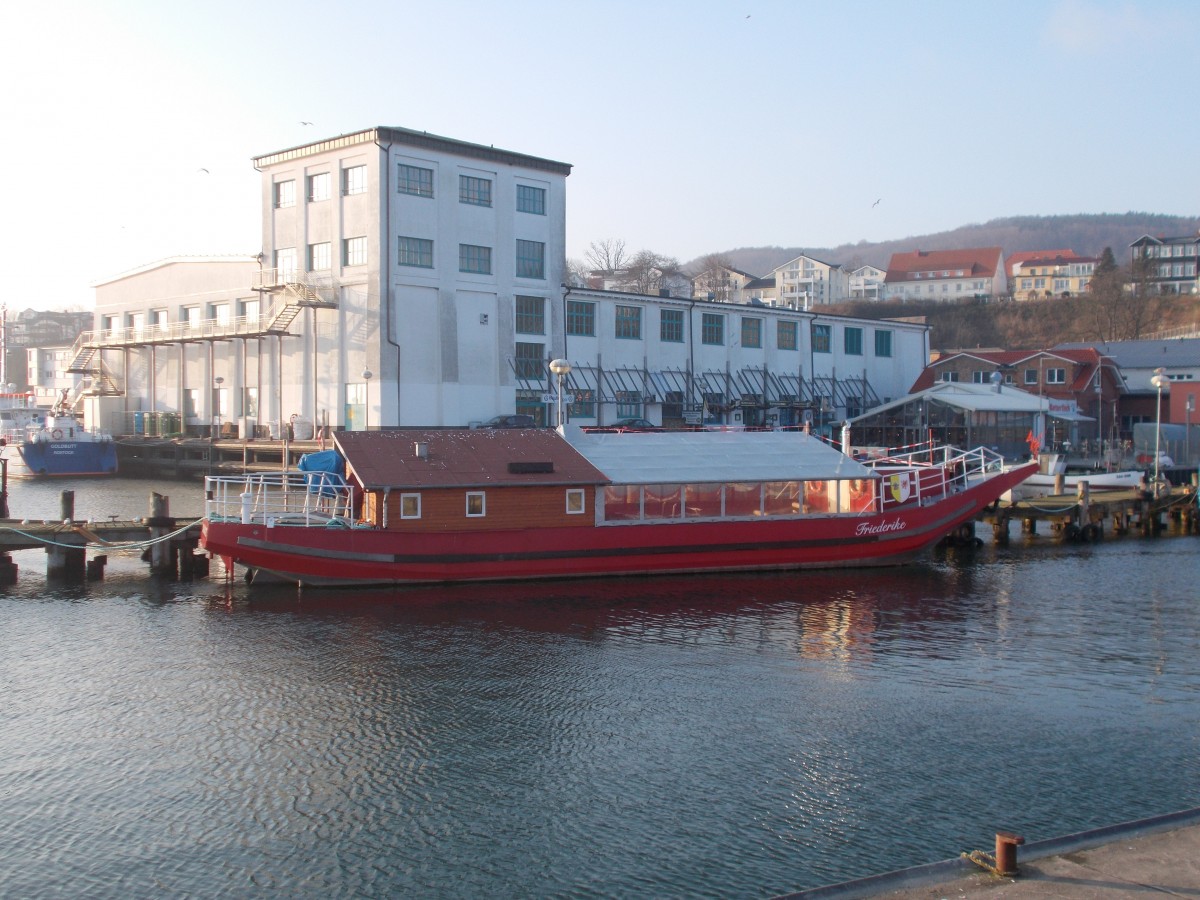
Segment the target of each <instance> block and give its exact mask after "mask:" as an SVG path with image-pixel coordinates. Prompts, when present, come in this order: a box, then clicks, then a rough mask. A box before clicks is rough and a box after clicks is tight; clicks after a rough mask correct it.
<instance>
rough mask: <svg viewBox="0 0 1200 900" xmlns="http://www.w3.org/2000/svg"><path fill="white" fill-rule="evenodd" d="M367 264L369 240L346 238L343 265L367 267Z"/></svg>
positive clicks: (343, 246) (343, 248) (343, 243)
mask: <svg viewBox="0 0 1200 900" xmlns="http://www.w3.org/2000/svg"><path fill="white" fill-rule="evenodd" d="M366 264H367V239H366V238H365V237H352V238H346V239H345V240H344V241H342V265H343V266H365V265H366Z"/></svg>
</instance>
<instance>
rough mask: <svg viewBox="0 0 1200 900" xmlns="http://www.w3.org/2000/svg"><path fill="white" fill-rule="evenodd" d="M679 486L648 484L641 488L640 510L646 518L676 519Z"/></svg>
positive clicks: (678, 506)
mask: <svg viewBox="0 0 1200 900" xmlns="http://www.w3.org/2000/svg"><path fill="white" fill-rule="evenodd" d="M679 495H680V488H679V485H677V484H648V485H646V486H645V487H644V488H642V510H643V515H644V516H645V518H647V519H678V518H679V512H680V508H681V507H680V503H679Z"/></svg>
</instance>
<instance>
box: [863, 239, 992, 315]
mask: <svg viewBox="0 0 1200 900" xmlns="http://www.w3.org/2000/svg"><path fill="white" fill-rule="evenodd" d="M884 286H885V292H886V293H885V297H886V299H888V300H902V301H903V300H932V301H936V302H942V303H951V302H956V301H959V300H987V299H997V298H999V297H1003V296H1005V295H1006V294H1007V293H1008V276H1007V275H1006V274H1005V270H1004V251H1003V250H1002V249H1001V248H999V247H975V248H971V249H967V250H913V251H912V252H910V253H893V254H892V259H891V262H889V263H888V269H887V277H886V278H885V279H884Z"/></svg>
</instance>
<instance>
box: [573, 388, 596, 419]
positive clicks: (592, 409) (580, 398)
mask: <svg viewBox="0 0 1200 900" xmlns="http://www.w3.org/2000/svg"><path fill="white" fill-rule="evenodd" d="M572 394H573V395H574V397H575V402H574V403H572V404H571V406H570V413H571V418H572V419H594V418H596V392H595V390H593V389H592V388H575V390H574V391H572Z"/></svg>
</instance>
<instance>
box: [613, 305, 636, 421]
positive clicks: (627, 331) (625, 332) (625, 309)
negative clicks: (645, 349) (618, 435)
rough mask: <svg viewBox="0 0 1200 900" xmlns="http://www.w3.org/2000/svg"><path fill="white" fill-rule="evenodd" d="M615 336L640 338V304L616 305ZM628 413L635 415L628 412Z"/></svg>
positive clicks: (632, 338) (631, 338) (630, 338)
mask: <svg viewBox="0 0 1200 900" xmlns="http://www.w3.org/2000/svg"><path fill="white" fill-rule="evenodd" d="M616 336H617V337H619V338H628V339H629V340H635V341H640V340H641V339H642V308H641V307H640V306H618V307H617V327H616ZM630 415H636V414H635V413H630Z"/></svg>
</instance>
